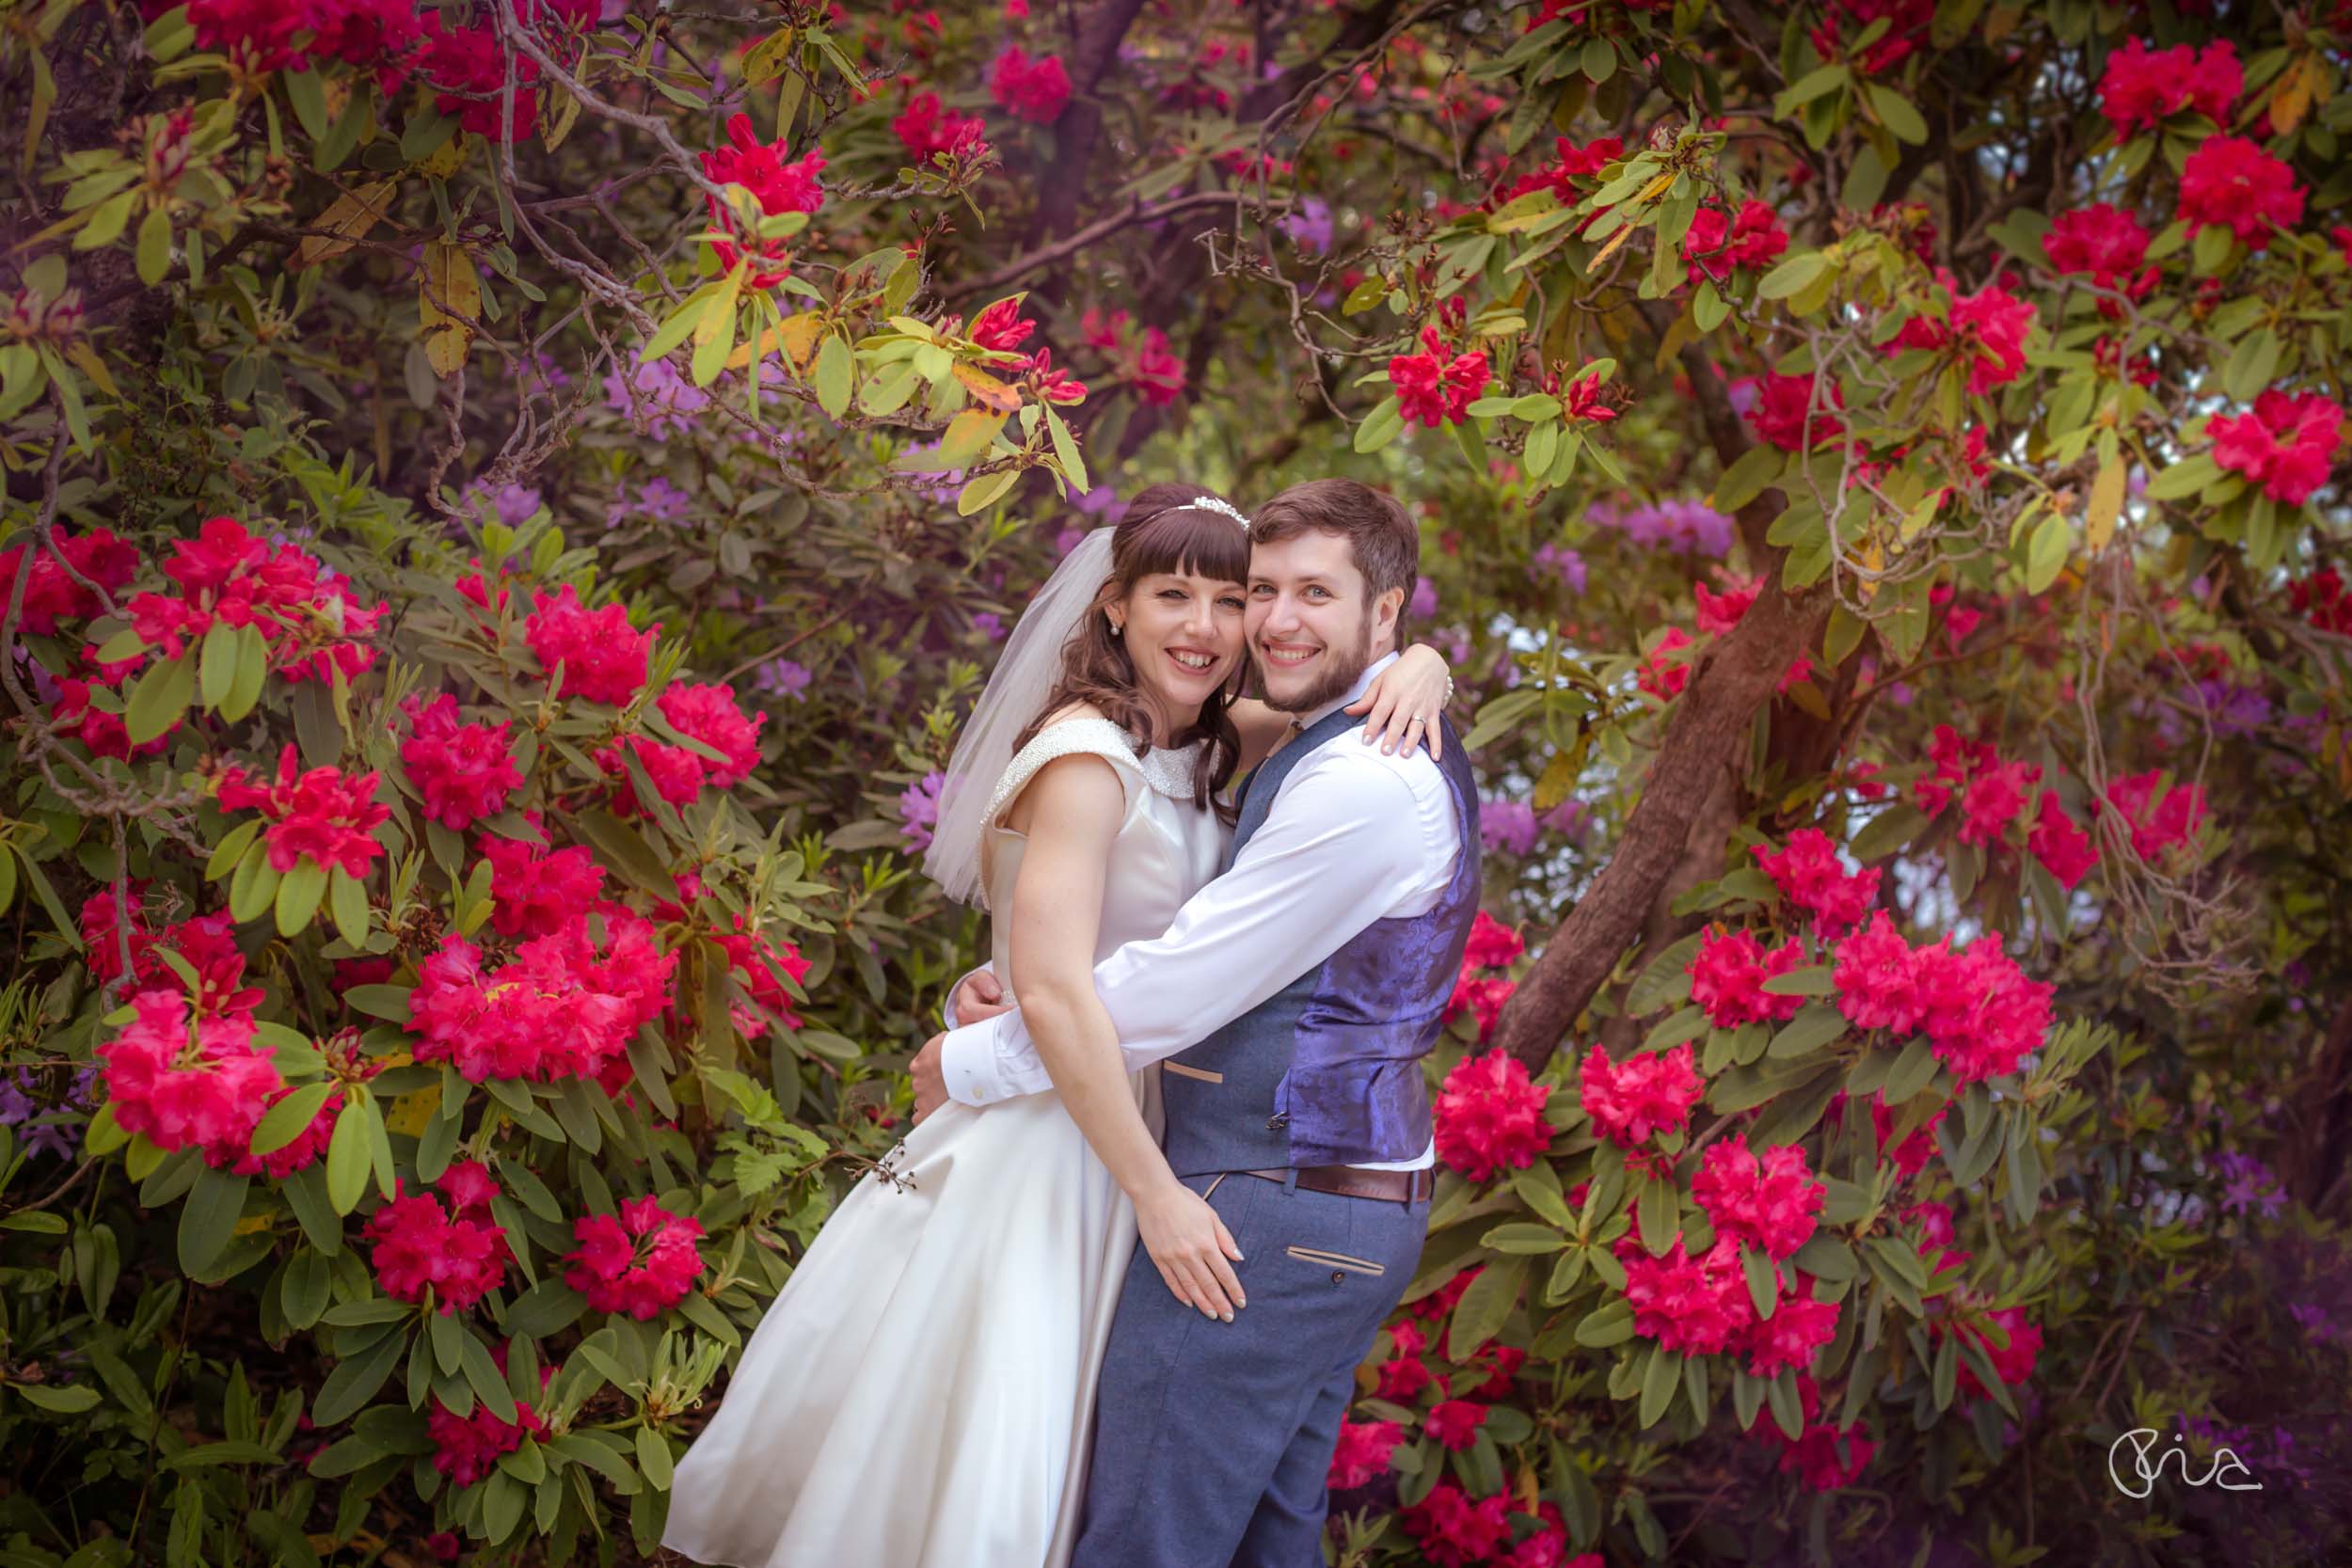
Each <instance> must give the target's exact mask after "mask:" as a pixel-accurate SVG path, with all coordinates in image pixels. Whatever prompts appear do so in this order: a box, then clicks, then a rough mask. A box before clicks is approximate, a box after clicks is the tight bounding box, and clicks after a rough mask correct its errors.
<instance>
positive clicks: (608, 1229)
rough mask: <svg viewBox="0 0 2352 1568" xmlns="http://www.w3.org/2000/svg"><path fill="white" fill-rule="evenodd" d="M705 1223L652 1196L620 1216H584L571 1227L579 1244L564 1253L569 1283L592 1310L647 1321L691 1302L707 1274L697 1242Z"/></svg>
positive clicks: (633, 1202)
mask: <svg viewBox="0 0 2352 1568" xmlns="http://www.w3.org/2000/svg"><path fill="white" fill-rule="evenodd" d="M702 1233H703V1227H702V1225H701V1222H699V1221H697V1220H695V1219H693V1218H691V1217H690V1216H688V1215H685V1214H679V1213H675V1212H672V1211H670V1210H668V1209H664V1208H663V1207H662V1206H661V1204H660V1200H659V1199H657V1198H652V1197H632V1198H628V1199H625V1200H624V1201H623V1202H622V1204H621V1212H620V1216H619V1218H617V1219H616V1218H614V1217H613V1216H612V1215H611V1214H582V1215H581V1216H580V1218H579V1219H577V1220H575V1221H574V1222H573V1223H572V1238H573V1240H575V1241H577V1242H578V1243H580V1245H579V1246H578V1247H577V1248H575V1249H574V1250H573V1251H570V1252H567V1253H565V1254H564V1262H566V1263H568V1264H570V1265H571V1266H570V1267H569V1268H567V1269H566V1270H564V1283H565V1284H566V1285H569V1286H570V1287H571V1288H572V1289H573V1290H575V1291H579V1292H580V1294H582V1295H584V1296H586V1297H587V1298H588V1306H589V1307H590V1309H591V1310H594V1311H597V1312H626V1313H628V1315H629V1316H631V1317H633V1318H636V1319H638V1320H639V1321H640V1322H644V1321H646V1320H649V1319H652V1318H657V1317H659V1316H660V1315H661V1314H662V1313H663V1312H666V1311H668V1310H669V1309H670V1308H671V1307H675V1306H676V1305H677V1304H678V1303H679V1302H681V1301H683V1300H685V1299H686V1292H687V1291H691V1290H692V1289H693V1288H694V1281H695V1279H696V1278H697V1277H698V1276H699V1275H701V1274H702V1272H703V1259H702V1254H700V1253H698V1252H696V1251H695V1250H694V1243H695V1242H696V1241H698V1240H699V1239H700V1238H701V1236H702Z"/></svg>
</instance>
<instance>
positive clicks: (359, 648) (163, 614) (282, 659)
mask: <svg viewBox="0 0 2352 1568" xmlns="http://www.w3.org/2000/svg"><path fill="white" fill-rule="evenodd" d="M163 568H164V576H166V577H167V578H170V579H171V580H172V582H173V583H175V584H176V585H177V586H178V588H179V590H180V592H179V593H178V594H156V593H149V594H135V595H134V596H133V597H132V599H131V602H130V604H129V606H128V607H127V608H128V610H129V611H130V615H131V629H132V630H134V631H135V632H137V633H138V634H139V636H140V637H141V638H142V639H144V640H145V641H147V642H148V643H150V644H151V645H152V646H153V647H156V648H160V649H161V650H162V656H163V657H166V658H178V657H180V656H181V655H182V654H183V653H184V652H186V651H187V650H188V648H189V647H190V646H192V645H194V644H197V643H200V642H201V641H203V640H204V637H205V634H206V633H207V632H209V631H211V630H212V628H213V626H215V624H222V625H227V626H252V627H254V628H255V629H256V630H258V631H259V632H260V633H261V634H262V643H263V645H264V646H265V647H266V649H267V650H268V657H269V664H270V668H272V669H273V670H276V671H277V672H278V673H280V674H283V675H284V676H285V677H286V678H287V679H288V680H291V681H303V680H318V681H331V680H332V679H333V678H334V673H335V672H336V671H337V670H341V671H342V673H343V677H344V678H345V679H346V680H351V679H356V678H358V676H359V675H361V674H363V673H366V672H367V671H368V670H370V669H371V668H373V666H374V663H375V650H374V649H373V648H371V647H369V646H367V645H366V643H365V642H364V641H361V640H362V639H364V638H367V637H370V636H372V635H373V633H374V631H375V625H376V623H377V622H378V621H379V620H381V619H382V618H383V616H384V613H385V607H384V606H383V605H376V606H374V607H373V608H369V607H366V606H363V605H361V604H360V603H359V601H358V598H357V597H355V596H354V594H352V591H351V585H350V584H349V583H348V582H346V581H344V580H342V578H337V577H335V576H334V575H333V574H332V573H330V572H329V571H327V569H326V566H325V565H323V564H322V563H321V562H319V561H318V559H317V558H316V557H314V556H311V555H309V554H307V553H305V552H304V551H302V550H299V549H297V548H295V547H294V546H292V545H271V544H269V543H268V542H267V541H265V540H262V539H256V538H255V537H253V535H252V534H251V533H250V532H248V531H246V526H245V525H244V524H243V523H240V522H238V521H237V520H236V519H235V518H233V517H213V518H209V519H207V520H206V522H205V523H204V526H203V527H202V528H201V529H200V530H199V531H198V534H197V537H196V538H194V539H181V540H177V541H175V542H174V543H173V545H172V553H171V559H169V560H168V561H166V562H164V563H163Z"/></svg>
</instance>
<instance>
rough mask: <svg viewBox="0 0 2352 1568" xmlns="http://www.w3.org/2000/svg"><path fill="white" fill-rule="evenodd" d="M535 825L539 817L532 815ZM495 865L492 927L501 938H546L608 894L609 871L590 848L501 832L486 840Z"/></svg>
mask: <svg viewBox="0 0 2352 1568" xmlns="http://www.w3.org/2000/svg"><path fill="white" fill-rule="evenodd" d="M529 816H531V819H532V826H534V827H535V826H537V819H538V814H537V813H536V812H532V813H530V814H529ZM482 856H483V859H485V860H486V861H488V862H489V863H490V925H491V927H492V928H493V929H495V930H496V931H497V932H498V933H499V934H500V935H501V936H508V937H543V936H547V935H548V934H549V933H551V932H554V931H557V930H561V929H562V928H563V927H564V926H565V925H567V924H568V923H570V921H571V920H572V919H573V918H574V917H576V916H577V915H578V914H579V912H580V911H581V910H584V909H586V908H588V907H589V906H590V905H591V904H594V903H595V902H596V900H597V899H598V898H599V897H600V896H601V895H602V894H603V892H604V867H602V866H600V865H598V864H597V863H596V856H595V855H594V854H593V853H591V852H590V850H589V849H588V848H587V847H585V846H584V845H577V844H576V845H571V846H568V847H564V848H562V849H550V848H549V847H548V845H547V843H546V841H545V838H544V836H543V837H542V840H541V842H539V843H538V844H532V843H528V842H526V841H523V840H519V839H512V838H508V837H506V836H504V835H503V834H501V833H485V835H483V838H482Z"/></svg>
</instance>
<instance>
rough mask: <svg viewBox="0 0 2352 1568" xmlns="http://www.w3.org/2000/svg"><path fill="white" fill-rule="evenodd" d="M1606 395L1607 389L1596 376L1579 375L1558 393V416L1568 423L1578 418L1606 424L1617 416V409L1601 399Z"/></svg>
mask: <svg viewBox="0 0 2352 1568" xmlns="http://www.w3.org/2000/svg"><path fill="white" fill-rule="evenodd" d="M1606 396H1608V389H1607V388H1604V387H1603V386H1602V385H1601V384H1600V378H1599V377H1598V376H1579V377H1578V378H1577V379H1576V380H1574V381H1571V382H1570V383H1568V389H1567V390H1566V391H1565V392H1563V393H1561V394H1560V418H1561V419H1563V420H1565V421H1567V422H1568V423H1570V424H1574V423H1576V422H1578V421H1579V420H1583V421H1585V422H1588V423H1591V424H1606V423H1608V422H1609V421H1610V420H1613V419H1615V418H1616V417H1617V411H1616V410H1615V409H1613V408H1612V407H1610V406H1609V405H1608V404H1605V403H1603V402H1602V401H1601V400H1602V399H1603V398H1605V397H1606Z"/></svg>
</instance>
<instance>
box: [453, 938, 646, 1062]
mask: <svg viewBox="0 0 2352 1568" xmlns="http://www.w3.org/2000/svg"><path fill="white" fill-rule="evenodd" d="M606 924H607V930H608V942H609V945H610V947H611V948H612V959H611V960H603V959H599V958H597V956H596V951H595V947H594V944H593V943H591V942H590V941H589V938H588V934H587V929H586V921H585V919H584V918H577V919H575V921H574V922H573V923H572V924H571V925H569V926H567V927H564V929H561V930H558V931H556V932H553V933H551V934H549V935H547V936H543V937H535V938H533V939H532V940H531V941H529V942H524V943H522V944H521V945H520V946H519V947H517V948H516V950H515V957H514V958H513V959H512V960H510V961H509V962H507V963H506V964H504V965H502V966H501V967H500V968H499V969H498V970H496V971H495V972H487V971H485V969H484V966H483V962H482V953H481V950H480V949H479V948H477V947H475V946H474V944H473V943H472V942H469V941H467V940H466V939H465V938H464V937H463V936H460V935H458V934H457V933H456V932H454V931H453V932H450V933H449V934H448V935H446V936H444V937H443V938H442V939H441V946H440V949H439V951H437V952H436V953H434V954H433V955H432V956H431V957H429V958H426V959H425V960H424V961H423V962H422V963H421V964H420V965H419V966H418V971H417V976H418V979H417V988H416V990H415V991H414V992H412V993H411V994H410V996H409V999H408V1012H409V1022H408V1028H409V1032H410V1033H412V1034H414V1035H416V1036H418V1037H419V1039H420V1043H419V1044H418V1046H417V1047H416V1059H417V1060H418V1061H420V1062H437V1061H447V1062H451V1063H453V1064H454V1065H455V1066H456V1068H457V1070H458V1072H459V1073H460V1074H462V1075H463V1076H464V1077H465V1078H466V1079H467V1080H468V1081H469V1082H471V1083H476V1084H479V1083H481V1082H482V1081H484V1080H485V1079H488V1078H533V1079H538V1080H542V1081H549V1080H554V1079H561V1078H573V1077H593V1076H595V1075H596V1074H597V1073H598V1072H599V1071H600V1070H602V1069H603V1068H604V1067H605V1066H606V1064H607V1063H608V1062H609V1061H610V1060H611V1059H612V1058H613V1057H616V1056H621V1055H624V1054H625V1053H627V1051H628V1040H629V1037H630V1036H631V1035H633V1034H634V1033H635V1032H636V1031H637V1029H638V1028H639V1027H640V1026H641V1025H642V1024H643V1023H644V1021H645V1018H646V1017H647V1016H649V1015H648V1014H647V1010H646V1009H647V998H646V996H645V994H644V992H645V990H648V989H650V990H653V991H654V992H655V993H656V995H655V999H654V1001H653V1005H652V1012H653V1013H654V1014H658V1013H659V1012H660V1009H661V1007H662V1006H666V1005H667V1003H668V999H669V998H668V988H669V982H670V976H671V974H672V973H673V972H674V971H675V967H676V963H677V955H675V953H671V954H659V955H657V954H656V953H655V952H654V950H653V937H652V927H651V923H650V922H647V921H644V919H643V918H642V917H630V918H629V919H628V920H620V919H616V918H613V917H610V916H608V917H607V921H606ZM624 960H625V961H626V965H628V966H642V967H634V968H632V967H625V966H624ZM616 969H617V970H618V973H617V974H616V973H615V970H616Z"/></svg>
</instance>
